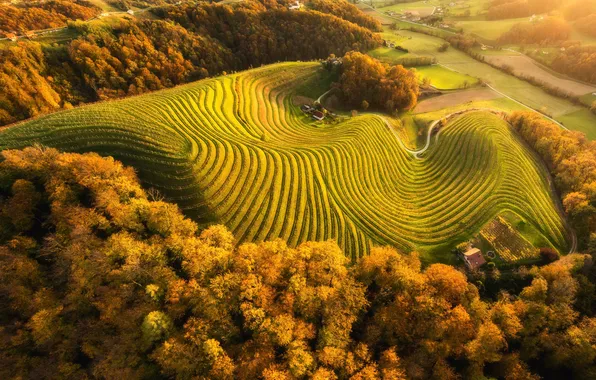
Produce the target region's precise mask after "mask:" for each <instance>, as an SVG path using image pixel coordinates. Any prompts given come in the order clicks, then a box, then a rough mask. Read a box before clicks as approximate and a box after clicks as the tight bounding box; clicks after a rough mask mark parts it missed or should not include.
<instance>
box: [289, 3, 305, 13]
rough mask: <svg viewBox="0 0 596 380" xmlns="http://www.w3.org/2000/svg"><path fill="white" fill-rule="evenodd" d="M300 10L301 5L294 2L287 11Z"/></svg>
mask: <svg viewBox="0 0 596 380" xmlns="http://www.w3.org/2000/svg"><path fill="white" fill-rule="evenodd" d="M300 8H302V4H300V2H299V1H296V2H295V3H294V4H292V5H290V6H289V7H288V9H289V10H291V11H295V10H298V9H300Z"/></svg>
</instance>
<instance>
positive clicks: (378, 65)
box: [339, 52, 420, 113]
mask: <svg viewBox="0 0 596 380" xmlns="http://www.w3.org/2000/svg"><path fill="white" fill-rule="evenodd" d="M339 89H340V90H341V91H342V94H343V98H344V99H345V100H346V102H347V104H349V105H351V106H353V107H358V108H360V107H362V108H365V109H366V108H368V107H369V106H372V107H374V108H378V109H383V110H385V111H386V112H390V113H395V112H398V111H402V110H410V109H412V108H414V106H415V105H416V102H417V100H418V95H419V94H420V89H419V87H418V79H417V78H416V74H414V72H412V71H410V70H408V69H406V68H404V67H403V66H401V65H396V66H389V65H387V64H385V63H382V62H380V61H379V60H377V59H375V58H372V57H370V56H369V55H366V54H362V53H359V52H349V53H347V54H346V55H345V56H344V57H343V64H342V68H341V75H340V78H339Z"/></svg>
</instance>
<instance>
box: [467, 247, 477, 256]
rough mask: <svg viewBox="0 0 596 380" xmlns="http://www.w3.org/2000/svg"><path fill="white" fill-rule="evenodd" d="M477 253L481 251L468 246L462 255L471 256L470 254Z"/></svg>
mask: <svg viewBox="0 0 596 380" xmlns="http://www.w3.org/2000/svg"><path fill="white" fill-rule="evenodd" d="M477 253H481V252H480V250H479V249H478V248H470V249H468V250H467V251H466V252H464V255H465V256H472V255H475V254H477Z"/></svg>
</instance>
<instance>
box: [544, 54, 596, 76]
mask: <svg viewBox="0 0 596 380" xmlns="http://www.w3.org/2000/svg"><path fill="white" fill-rule="evenodd" d="M551 66H552V67H553V69H555V70H556V71H558V72H561V73H563V74H567V75H569V76H571V77H573V78H577V79H580V80H584V81H586V82H590V83H596V46H581V45H571V46H569V47H568V48H566V50H565V52H561V53H559V54H558V55H557V56H556V57H555V59H554V60H553V61H552V63H551Z"/></svg>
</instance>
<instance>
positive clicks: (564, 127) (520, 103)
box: [437, 63, 569, 131]
mask: <svg viewBox="0 0 596 380" xmlns="http://www.w3.org/2000/svg"><path fill="white" fill-rule="evenodd" d="M437 65H439V66H442V67H444V68H446V69H448V70H451V71H454V72H456V73H459V74H464V73H462V72H460V71H458V70H455V69H453V68H451V67H449V66H446V65H444V64H442V63H437ZM485 84H486V87H488V88H490V89H491V90H493V91H494V92H496V93H497V94H499V95H501V96H503V97H505V98H507V99H509V100H512V101H514V102H515V103H517V104H519V105H520V106H522V107H525V108H527V109H529V110H531V111H533V112H536V113H537V114H539V115H541V116H542V117H544V118H546V119H548V120H549V121H551V122H553V123H555V124H557V125H558V126H559V127H561V128H563V129H565V130H566V131H568V130H569V128H567V127H566V126H564V125H563V124H561V123H560V122H558V121H556V120H555V119H553V118H552V117H550V116H548V115H545V114H543V113H542V112H540V111H538V110H537V109H534V108H532V107H530V106H528V105H526V104H524V103H522V102H520V101H519V100H517V99H514V98H512V97H511V96H509V95H507V94H504V93H502V92H501V91H499V90H497V89H496V88H494V87H493V86H491V85H490V84H488V83H486V82H485Z"/></svg>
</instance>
